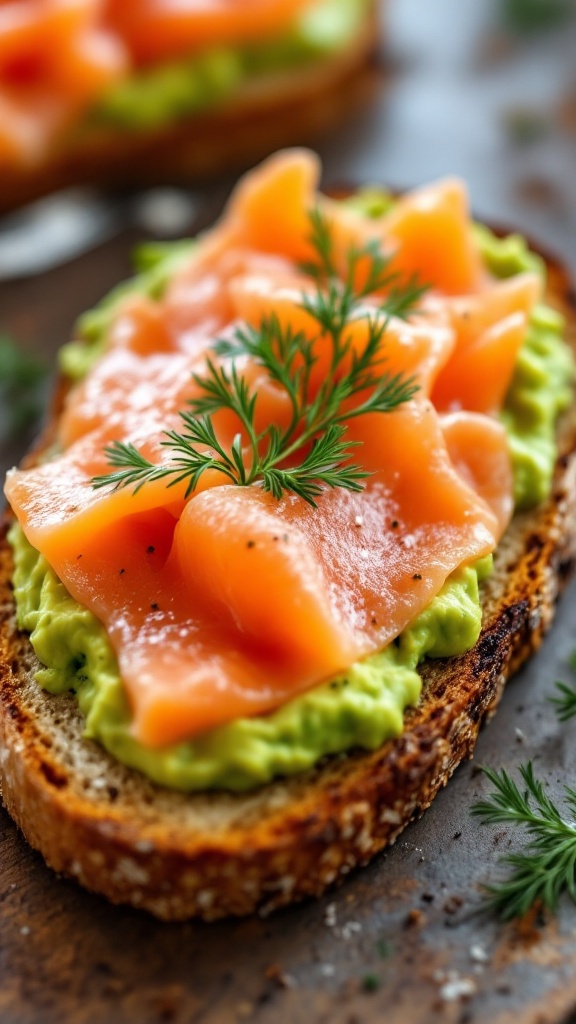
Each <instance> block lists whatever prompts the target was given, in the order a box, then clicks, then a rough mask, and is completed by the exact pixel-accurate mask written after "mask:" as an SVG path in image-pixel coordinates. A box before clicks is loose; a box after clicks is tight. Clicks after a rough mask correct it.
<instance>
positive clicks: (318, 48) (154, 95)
mask: <svg viewBox="0 0 576 1024" xmlns="http://www.w3.org/2000/svg"><path fill="white" fill-rule="evenodd" d="M367 6H368V0H317V2H316V3H314V4H312V6H310V7H308V8H306V9H305V10H303V11H301V12H299V13H298V15H297V16H296V18H295V20H294V23H293V25H292V28H291V29H290V30H289V31H288V32H287V33H285V34H283V36H282V38H281V39H272V40H268V41H266V42H265V43H260V44H258V45H252V46H242V47H231V46H224V47H218V48H214V49H210V50H208V51H206V52H205V53H201V54H198V55H196V56H194V57H188V58H186V59H178V60H175V61H170V62H166V63H163V64H161V65H159V66H157V67H154V68H146V69H145V70H143V71H139V72H137V73H135V74H134V75H132V76H131V77H130V78H127V79H125V80H124V81H122V82H119V83H117V84H115V85H114V86H112V87H111V88H110V89H108V91H107V92H106V93H105V95H104V96H102V97H101V98H100V100H99V101H98V104H97V105H96V106H95V107H94V108H93V109H92V110H91V112H90V114H89V115H88V118H87V119H86V121H85V125H86V127H93V126H95V125H98V126H108V125H110V126H114V127H122V128H125V129H129V130H130V129H133V130H135V131H139V130H147V129H152V128H156V127H158V126H160V125H163V124H166V123H168V122H170V121H174V120H177V119H178V118H181V117H186V116H188V115H190V114H196V113H199V112H201V111H203V110H207V109H209V108H211V107H215V106H218V104H220V103H223V102H225V101H226V100H227V99H229V98H231V97H233V96H234V94H235V93H236V91H237V90H238V89H242V87H244V86H246V85H249V84H250V83H251V82H253V81H257V80H258V78H260V77H261V76H262V75H267V76H269V75H270V74H274V73H277V72H282V71H285V70H289V69H291V68H295V67H301V66H305V65H306V64H309V63H311V62H313V61H317V60H319V59H321V58H322V57H325V56H329V55H331V54H333V53H338V51H339V50H343V49H345V47H347V46H348V45H349V44H350V41H351V40H352V39H354V37H355V36H356V35H357V33H358V31H359V29H360V26H361V25H362V22H363V19H364V16H365V14H366V9H367Z"/></svg>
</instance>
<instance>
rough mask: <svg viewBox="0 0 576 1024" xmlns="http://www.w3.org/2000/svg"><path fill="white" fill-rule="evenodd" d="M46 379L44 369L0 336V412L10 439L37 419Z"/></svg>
mask: <svg viewBox="0 0 576 1024" xmlns="http://www.w3.org/2000/svg"><path fill="white" fill-rule="evenodd" d="M45 378H46V368H45V367H44V366H43V365H42V364H41V363H40V362H39V361H38V360H36V359H35V357H34V356H31V355H29V354H28V353H26V352H24V351H23V350H21V349H20V348H19V347H18V346H17V345H16V343H15V342H14V341H13V340H12V338H10V337H9V336H8V335H7V334H0V410H1V412H2V413H3V416H2V425H3V428H4V429H5V430H6V432H7V433H8V434H9V435H10V436H11V437H14V436H15V435H16V434H18V433H19V432H20V431H22V430H25V429H26V428H27V427H29V426H30V424H31V423H33V422H34V421H35V420H37V419H38V417H39V415H40V413H41V411H42V404H43V395H42V386H43V384H44V381H45ZM4 424H5V425H4Z"/></svg>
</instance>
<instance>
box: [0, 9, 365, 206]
mask: <svg viewBox="0 0 576 1024" xmlns="http://www.w3.org/2000/svg"><path fill="white" fill-rule="evenodd" d="M378 77H379V70H378V23H377V16H376V5H375V4H373V5H372V7H371V9H370V10H369V12H368V15H367V18H366V22H365V25H364V26H363V29H362V31H361V32H360V33H359V34H358V36H357V37H356V38H355V39H353V40H351V43H350V46H349V48H348V49H347V50H345V51H344V52H340V53H336V54H333V55H330V56H327V57H325V58H323V59H319V60H318V61H317V62H315V63H313V64H311V65H309V66H308V67H303V68H298V69H297V70H291V71H290V72H281V73H277V74H273V73H271V74H270V75H266V76H263V77H262V78H261V79H259V80H258V81H257V82H255V83H248V85H247V86H246V87H245V88H243V89H240V90H239V91H238V93H237V94H236V96H235V97H234V99H233V100H231V101H229V102H227V103H226V104H225V105H224V106H223V107H221V108H218V109H214V110H209V111H207V112H206V113H205V114H197V115H193V116H189V117H185V118H182V119H179V120H178V121H176V122H172V123H170V124H168V125H166V126H162V127H160V128H157V129H153V130H146V131H142V130H140V131H138V130H135V131H129V130H126V129H117V128H107V129H100V130H97V129H94V130H92V131H91V132H90V133H89V134H85V135H83V136H79V137H78V138H77V139H75V140H74V141H72V142H69V143H68V144H67V145H66V146H63V147H62V148H61V149H60V150H58V151H55V152H54V153H53V154H52V155H51V156H50V158H49V159H47V160H45V161H44V162H42V163H40V164H38V165H35V166H33V167H29V168H22V167H14V168H12V167H8V168H3V169H2V189H1V192H0V214H2V213H5V212H7V211H8V210H11V209H14V208H15V207H18V206H21V205H23V204H24V203H27V202H30V201H31V200H33V199H37V198H39V197H41V196H43V195H46V194H48V193H50V192H54V191H56V190H57V189H60V188H65V187H67V186H69V185H78V184H85V183H92V184H94V183H96V184H99V185H107V186H114V187H121V186H130V187H131V188H133V187H135V186H145V185H158V184H166V183H170V184H182V185H186V184H191V183H196V182H199V181H206V180H207V179H209V178H212V177H214V176H216V175H219V174H224V173H228V174H229V173H231V172H235V171H240V170H243V169H245V168H246V167H248V166H250V165H252V164H254V163H256V162H258V161H259V160H261V159H262V158H263V157H265V156H267V155H268V154H269V153H271V152H273V151H274V150H276V149H281V148H283V147H285V146H292V145H300V144H305V143H309V142H311V141H315V140H318V138H320V137H321V136H323V135H324V134H328V133H329V132H331V131H333V130H334V129H335V128H336V127H337V126H338V125H340V124H341V123H342V122H343V121H345V120H346V118H347V117H349V116H350V115H351V114H352V113H353V112H354V111H355V110H357V109H358V108H359V107H360V106H362V105H363V104H364V103H366V102H367V101H368V100H369V98H370V96H371V95H372V93H373V91H374V87H375V85H376V82H377V80H378Z"/></svg>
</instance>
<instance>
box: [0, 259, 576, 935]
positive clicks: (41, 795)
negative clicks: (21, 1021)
mask: <svg viewBox="0 0 576 1024" xmlns="http://www.w3.org/2000/svg"><path fill="white" fill-rule="evenodd" d="M548 272H549V282H550V288H549V296H548V298H549V300H550V301H551V303H552V304H553V305H555V306H556V307H557V308H560V309H561V310H562V311H563V312H564V313H565V314H566V316H567V318H568V324H569V340H570V342H571V344H572V345H573V347H575V348H576V315H575V312H574V297H573V294H572V292H571V289H570V284H569V281H568V278H567V276H566V275H565V273H564V271H563V270H562V269H561V267H560V266H559V265H558V264H556V263H555V262H554V261H551V260H548ZM559 436H560V457H559V459H558V463H557V467H556V473H555V478H554V487H553V491H552V494H551V496H550V498H549V500H548V501H547V502H546V503H545V504H544V505H542V506H540V507H539V508H538V509H536V510H535V511H534V512H531V513H524V514H522V515H518V516H516V517H515V518H514V520H513V523H512V525H511V527H510V528H509V530H508V531H507V533H506V535H505V537H504V539H503V541H502V543H501V544H500V546H499V548H498V552H497V555H496V559H495V571H494V573H493V575H492V577H491V578H490V579H489V580H488V582H487V583H486V584H485V585H484V591H483V609H484V625H483V629H482V633H481V636H480V639H479V641H478V643H477V644H476V646H475V647H474V648H472V649H471V650H470V651H468V652H467V653H466V654H465V655H463V656H462V657H459V658H451V659H448V660H443V661H434V662H429V663H428V664H427V665H426V666H425V668H424V671H423V675H424V688H423V694H422V698H421V701H420V704H419V706H418V707H417V708H416V709H415V710H413V711H410V712H409V713H408V714H407V716H406V728H405V732H404V734H403V735H402V736H401V737H400V738H399V739H397V740H394V741H389V742H387V743H386V744H385V745H384V746H383V747H382V748H381V749H379V750H378V751H376V752H374V753H365V752H353V753H351V754H350V755H348V756H339V757H332V758H327V759H326V760H325V762H324V763H323V764H321V765H319V766H317V767H316V768H315V769H313V770H310V771H308V772H305V773H303V774H302V775H300V776H296V777H294V778H292V779H289V780H280V781H277V782H275V783H273V784H270V785H268V786H265V787H263V788H262V789H260V790H258V791H256V792H255V793H251V794H248V795H235V794H227V793H216V794H214V793H212V794H195V795H184V794H180V793H176V792H172V791H169V790H166V789H162V788H160V787H157V786H155V785H154V784H153V783H151V782H149V781H148V780H147V779H145V778H144V777H143V776H141V775H139V774H138V773H137V772H135V771H132V770H131V769H129V768H125V767H124V766H123V765H120V764H118V763H117V762H116V761H114V759H113V758H111V757H110V756H109V755H108V754H107V753H106V752H105V751H104V750H102V749H101V748H100V747H99V746H97V745H96V744H94V743H92V742H91V741H88V740H84V739H83V738H82V735H81V732H82V718H81V715H80V713H79V711H78V708H77V704H76V702H75V700H74V698H73V697H72V696H69V695H62V696H59V697H53V696H51V695H49V694H46V693H44V692H43V691H41V690H40V688H39V687H38V686H37V684H36V683H35V682H34V681H33V678H32V674H33V672H34V668H35V666H36V665H37V662H36V659H35V657H34V654H33V652H32V650H31V647H30V644H29V641H28V639H27V637H26V636H24V635H22V634H21V633H18V631H17V630H16V629H15V626H14V608H13V597H12V589H11V584H10V577H11V571H12V562H11V554H10V549H9V547H8V545H7V543H6V539H5V530H4V535H3V536H2V539H1V541H0V750H1V751H2V756H1V765H0V779H1V782H2V787H3V795H4V801H5V803H6V807H7V809H8V811H9V812H10V814H11V815H12V817H13V818H14V820H15V821H16V822H17V823H18V825H19V826H20V828H21V829H22V831H23V832H24V834H25V836H26V838H27V839H28V841H29V842H30V843H31V845H32V846H34V847H36V849H38V850H40V851H41V853H42V854H43V855H44V857H45V859H46V861H47V862H48V864H49V865H50V866H51V867H53V868H54V869H55V870H57V871H60V872H62V873H64V874H66V875H69V876H72V877H74V878H76V879H77V880H78V881H80V882H81V883H82V884H83V885H84V886H86V887H87V888H89V889H92V890H95V891H97V892H100V893H103V894H104V895H106V896H107V897H108V898H109V899H110V900H112V901H113V902H117V903H130V904H133V905H134V906H140V907H144V908H146V909H147V910H149V911H152V913H154V914H156V915H157V916H158V917H161V918H164V919H167V920H168V919H169V920H181V919H185V918H188V917H192V916H199V917H203V918H205V919H207V920H212V919H215V918H218V917H222V916H225V915H229V914H238V915H241V914H248V913H251V912H253V911H256V910H259V911H260V912H268V911H269V910H272V909H275V908H277V907H281V906H284V905H285V904H287V903H289V902H292V901H294V900H298V899H302V898H303V897H306V896H308V895H319V894H320V893H322V892H323V891H324V890H325V889H326V888H327V887H328V886H329V885H330V884H331V883H333V882H335V881H336V880H337V879H339V878H341V877H343V876H345V875H346V874H347V873H348V872H349V871H350V870H351V869H352V868H354V867H355V866H356V865H359V864H365V863H366V862H367V861H369V860H370V858H371V857H373V856H374V854H375V853H377V852H378V851H379V850H381V849H382V848H383V847H384V846H386V845H387V844H390V843H392V842H394V840H395V839H396V837H397V836H398V835H399V833H400V832H401V831H402V829H403V828H405V826H406V825H407V824H408V822H409V821H410V820H411V819H412V818H414V817H416V816H417V815H419V814H420V813H421V812H422V811H423V810H424V809H425V808H426V807H427V806H428V805H429V804H430V802H431V800H432V799H433V797H434V796H435V794H436V793H437V792H438V790H439V789H440V788H441V787H442V786H444V785H445V784H446V782H447V781H448V779H449V778H450V776H451V774H452V772H453V771H454V769H455V768H456V766H457V765H458V764H459V762H460V761H461V760H462V759H463V758H465V757H468V756H470V755H471V753H472V750H473V748H474V744H475V742H476V738H477V735H478V731H479V728H480V726H481V724H482V722H483V721H484V719H486V718H487V717H489V716H490V715H491V713H492V712H493V710H494V708H495V707H496V705H497V703H498V700H499V698H500V696H501V693H502V690H503V687H504V683H505V682H506V680H507V679H508V678H509V677H510V675H511V674H512V673H513V672H514V671H515V670H516V669H517V668H518V667H519V666H520V665H521V664H522V663H523V662H524V661H525V660H526V659H527V658H528V657H529V656H530V655H531V654H532V653H533V651H534V650H535V649H536V648H537V647H538V646H539V644H540V642H541V639H542V637H543V635H544V633H545V631H546V629H547V628H548V626H549V625H550V623H551V621H552V618H553V614H554V607H555V602H556V599H557V596H558V594H559V592H560V590H561V588H562V585H563V583H564V581H565V580H566V578H567V576H568V574H569V573H570V571H571V570H572V568H573V566H574V563H575V560H576V514H575V513H576V411H575V410H572V411H571V412H570V413H569V414H567V415H566V416H565V417H564V419H563V421H562V423H561V425H560V434H559Z"/></svg>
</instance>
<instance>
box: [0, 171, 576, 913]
mask: <svg viewBox="0 0 576 1024" xmlns="http://www.w3.org/2000/svg"><path fill="white" fill-rule="evenodd" d="M318 174H319V167H318V161H317V159H316V158H315V157H314V155H313V154H311V153H310V152H307V151H287V152H283V153H279V154H277V155H276V156H274V157H272V158H270V159H269V160H268V161H267V162H266V163H265V164H263V165H262V166H261V167H259V168H258V169H257V170H255V171H253V172H251V173H250V174H249V175H248V176H247V177H246V178H245V179H244V180H243V181H242V182H241V183H240V184H239V186H238V187H237V189H236V191H235V192H234V194H233V196H232V198H231V200H230V202H229V204H228V206H227V208H226V210H225V212H224V214H223V216H222V218H221V220H220V222H219V223H218V224H217V225H216V226H215V227H214V228H212V229H211V230H209V231H207V232H206V233H205V234H204V235H202V236H201V237H200V238H198V239H197V240H195V241H185V242H179V243H177V244H171V245H169V246H161V247H158V246H153V247H148V248H145V249H144V250H143V251H142V253H141V254H140V261H141V272H140V274H139V275H138V276H136V277H135V278H134V279H133V280H132V281H129V282H128V283H126V284H124V285H122V286H120V287H119V288H118V289H117V290H116V291H115V292H113V293H112V295H110V296H109V297H108V298H107V299H106V300H105V301H104V302H103V303H102V304H101V305H100V306H99V307H98V308H97V309H95V310H92V311H91V312H90V313H88V314H86V316H84V317H83V318H82V320H81V322H80V324H79V328H78V333H77V336H76V339H75V340H74V341H72V342H71V343H69V344H68V345H66V346H64V348H63V350H62V354H61V369H62V373H63V384H62V388H61V391H60V394H59V396H58V402H57V408H56V409H55V412H54V416H53V418H52V422H51V424H50V426H49V428H48V430H47V432H46V434H45V436H44V438H43V440H42V443H41V444H40V446H39V447H38V449H37V450H36V452H35V453H34V455H33V457H32V458H31V459H29V460H28V462H27V464H26V466H25V467H24V468H21V469H14V470H12V471H11V472H10V473H9V475H8V479H7V483H6V496H7V498H8V501H9V503H10V508H11V513H10V517H9V518H8V521H7V523H6V534H7V536H6V538H5V539H4V541H3V547H2V561H1V567H0V576H1V586H2V590H1V608H2V621H1V636H0V682H1V686H0V729H1V745H2V759H1V780H2V789H3V795H4V800H5V803H6V806H7V808H8V810H9V811H10V813H11V814H12V816H13V817H14V819H15V820H16V821H17V822H18V824H19V825H20V826H21V828H22V830H23V831H24V833H25V835H26V836H27V838H28V839H29V841H30V842H31V843H32V845H33V846H35V847H36V848H37V849H39V850H41V851H42V853H43V854H44V856H45V858H46V860H47V862H48V863H49V864H50V865H51V866H52V867H54V868H55V869H56V870H58V871H62V872H64V873H66V874H68V875H71V876H73V877H75V878H77V879H78V880H79V881H80V882H81V883H83V884H84V885H86V886H87V887H88V888H90V889H94V890H97V891H100V892H102V893H105V894H106V895H107V896H108V897H109V898H110V899H112V900H114V901H121V902H129V903H132V904H134V905H137V906H142V907H146V908H147V909H149V910H151V911H153V912H154V913H155V914H158V915H159V916H161V917H164V918H174V919H177V918H184V917H186V916H190V915H201V916H204V917H206V918H215V917H218V916H220V915H223V914H229V913H233V914H244V913H248V912H251V911H253V910H255V909H257V908H259V909H270V908H273V907H277V906H281V905H284V904H286V903H288V902H290V901H291V900H295V899H299V898H302V897H303V896H305V895H307V894H317V893H320V892H322V891H323V890H324V889H325V888H326V887H327V886H328V885H329V884H330V883H332V882H334V881H335V880H336V879H337V878H339V877H341V876H343V875H344V874H346V873H347V872H349V871H350V870H351V868H353V867H354V866H355V865H357V864H360V863H364V862H366V861H367V860H368V859H369V858H370V857H371V856H372V855H373V854H374V853H376V852H377V851H378V850H380V849H381V848H382V847H383V846H384V845H386V844H387V843H390V842H391V841H393V840H394V839H395V837H396V836H397V835H398V833H399V832H400V831H401V830H402V829H403V828H404V826H405V825H406V824H407V823H408V821H409V820H410V819H411V818H412V817H413V816H414V815H416V814H418V813H419V812H420V811H421V810H422V809H423V808H425V807H426V806H427V805H428V804H429V803H430V801H431V799H432V798H433V796H434V794H435V793H436V792H437V790H438V789H439V788H440V787H441V786H442V785H443V784H444V783H445V782H446V780H447V779H448V778H449V776H450V775H451V773H452V771H453V770H454V768H455V767H456V765H457V764H458V762H459V761H460V760H461V759H462V758H463V757H464V756H466V755H469V754H470V753H471V751H472V749H473V746H474V742H475V739H476V736H477V733H478V729H479V727H480V724H481V722H482V720H483V719H484V718H485V717H486V715H487V714H488V713H489V712H490V711H491V710H492V708H493V707H494V706H495V704H496V702H497V700H498V697H499V695H500V692H501V689H502V686H503V684H504V681H505V680H506V678H507V677H508V676H509V675H510V673H511V672H512V671H513V670H514V669H515V668H516V667H517V666H518V665H519V664H520V663H521V662H522V661H523V660H524V659H525V658H526V657H527V656H528V655H529V654H530V653H531V652H532V651H533V650H534V648H535V647H536V646H537V645H538V643H539V641H540V639H541V636H542V634H543V632H544V630H545V629H546V627H547V626H548V624H549V623H550V621H551V617H552V614H553V608H554V601H555V598H556V596H557V594H558V591H559V589H560V586H561V583H562V581H563V578H564V576H565V574H566V572H567V570H568V568H569V567H570V565H571V562H572V545H573V539H574V538H573V534H574V521H575V520H574V507H575V506H574V493H573V470H574V461H573V458H572V452H573V446H574V437H575V425H574V419H573V416H572V412H571V409H570V407H571V401H572V379H573V362H572V356H571V351H570V346H569V345H568V344H567V342H566V338H567V337H568V336H570V339H572V340H573V326H574V322H573V314H572V310H571V309H570V308H569V305H568V301H569V299H568V284H567V281H566V279H565V277H564V275H563V272H562V271H561V269H559V267H558V266H557V265H556V264H555V263H553V262H552V261H548V262H547V264H545V263H544V261H543V260H542V259H541V258H540V257H538V256H536V255H535V254H534V253H533V252H531V251H529V249H528V248H527V246H526V244H525V243H524V241H523V240H522V238H520V237H519V236H516V235H514V236H508V237H502V238H500V237H496V235H494V234H493V233H491V232H490V231H489V230H487V229H486V228H485V227H480V226H479V225H477V224H475V223H474V222H473V221H472V220H471V218H470V214H469V211H468V205H467V197H466V191H465V188H464V186H463V185H462V183H461V182H459V181H457V180H445V181H440V182H438V183H436V184H433V185H431V186H429V187H426V188H423V189H421V190H418V191H416V192H414V193H411V194H408V195H406V196H404V197H401V198H393V197H392V196H390V195H387V194H386V193H383V192H374V191H364V192H359V193H357V194H354V195H349V196H347V197H345V198H340V199H333V198H328V197H326V196H324V195H322V194H319V193H318V192H317V183H318Z"/></svg>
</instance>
